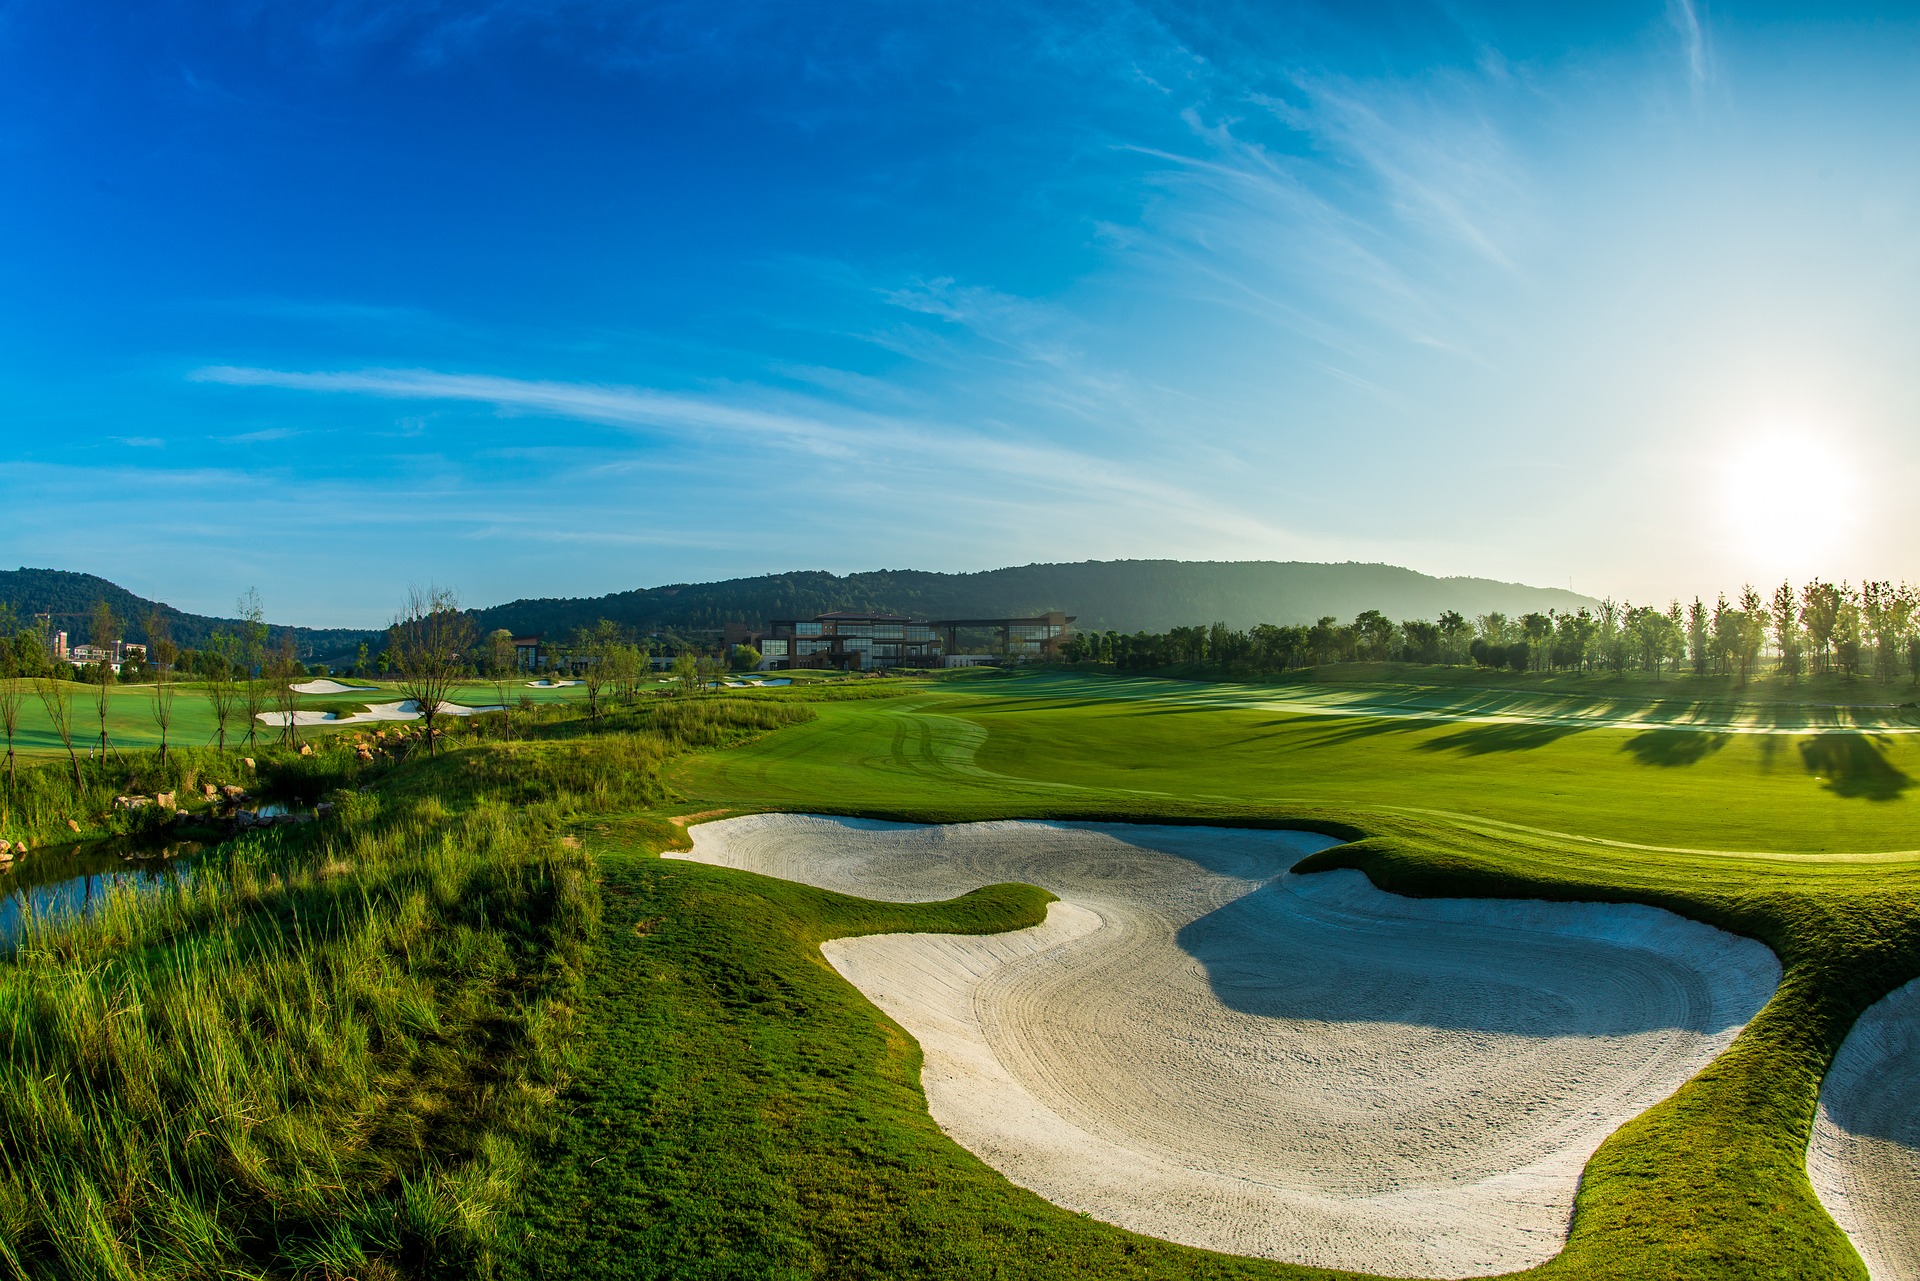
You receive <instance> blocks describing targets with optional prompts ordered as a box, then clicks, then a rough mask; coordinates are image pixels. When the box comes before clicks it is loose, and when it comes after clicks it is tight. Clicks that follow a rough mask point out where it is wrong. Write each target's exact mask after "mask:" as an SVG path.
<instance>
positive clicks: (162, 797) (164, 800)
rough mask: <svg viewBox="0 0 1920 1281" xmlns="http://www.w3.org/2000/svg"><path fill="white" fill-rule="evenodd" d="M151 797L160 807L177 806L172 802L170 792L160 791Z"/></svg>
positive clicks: (171, 807) (170, 807) (173, 807)
mask: <svg viewBox="0 0 1920 1281" xmlns="http://www.w3.org/2000/svg"><path fill="white" fill-rule="evenodd" d="M153 799H154V803H155V804H157V805H159V806H160V807H161V808H162V809H177V808H178V806H176V805H175V804H174V800H173V793H172V792H161V793H159V794H158V795H157V796H155V797H154V798H153Z"/></svg>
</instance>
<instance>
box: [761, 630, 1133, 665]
mask: <svg viewBox="0 0 1920 1281" xmlns="http://www.w3.org/2000/svg"><path fill="white" fill-rule="evenodd" d="M1073 639H1074V640H1075V641H1078V640H1079V639H1080V637H1078V636H1076V637H1074V638H1073ZM1097 643H1098V642H1096V644H1097ZM732 660H733V670H734V671H736V672H750V671H752V670H753V669H754V668H756V667H758V666H760V651H759V650H757V649H755V648H754V647H753V646H751V645H735V646H734V647H733V654H732Z"/></svg>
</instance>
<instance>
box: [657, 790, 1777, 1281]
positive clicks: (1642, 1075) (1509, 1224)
mask: <svg viewBox="0 0 1920 1281" xmlns="http://www.w3.org/2000/svg"><path fill="white" fill-rule="evenodd" d="M690 835H691V836H692V838H693V843H694V849H693V853H692V854H691V855H681V856H678V857H692V858H695V859H698V860H701V861H705V862H710V863H717V864H722V865H725V866H733V867H742V868H747V869H749V870H752V871H756V872H761V873H765V874H768V875H772V876H780V877H785V878H787V879H791V880H798V881H804V882H807V883H809V884H814V885H820V886H823V887H825V888H830V889H835V890H840V891H843V892H846V893H852V894H860V895H864V896H866V897H870V898H880V899H893V900H931V899H942V898H948V897H952V896H953V895H956V894H959V893H963V892H965V891H966V890H970V889H973V888H975V887H977V886H980V885H984V884H989V883H993V882H999V881H1024V882H1027V883H1030V884H1035V885H1040V886H1043V887H1045V888H1047V889H1049V890H1051V891H1053V892H1054V893H1055V894H1057V895H1059V896H1060V899H1061V901H1060V902H1059V903H1057V904H1055V905H1054V906H1053V908H1052V909H1051V910H1050V911H1049V913H1048V916H1047V920H1046V921H1045V923H1043V924H1042V925H1039V926H1036V927H1035V928H1033V929H1030V930H1021V931H1017V932H1014V933H1010V934H1004V935H996V936H992V937H986V938H970V937H960V936H936V935H883V936H879V937H871V938H861V939H840V940H835V941H833V942H830V943H828V944H827V945H826V946H825V947H823V948H822V951H823V953H824V954H825V955H826V956H827V958H828V959H829V960H830V961H831V962H832V963H833V964H834V966H835V967H836V968H837V969H839V970H840V972H841V973H842V974H844V975H846V976H847V977H848V978H849V979H850V980H851V981H852V982H853V983H854V984H855V985H856V986H858V987H859V988H860V990H861V991H862V992H864V993H866V995H867V996H868V997H869V999H871V1000H872V1001H873V1002H874V1003H875V1004H876V1005H878V1006H879V1007H880V1008H881V1009H882V1010H884V1011H886V1012H887V1013H888V1014H889V1015H891V1016H892V1017H893V1018H894V1019H895V1020H896V1021H898V1022H899V1023H900V1024H901V1025H902V1026H904V1027H905V1028H906V1029H907V1030H908V1031H909V1032H911V1033H912V1034H913V1035H914V1036H915V1037H916V1038H917V1039H918V1040H919V1042H920V1044H921V1046H922V1048H923V1050H924V1052H925V1067H924V1069H923V1072H922V1083H923V1085H924V1087H925V1089H926V1092H927V1100H928V1107H929V1110H930V1111H931V1112H932V1114H933V1116H934V1119H935V1120H937V1121H938V1122H939V1123H940V1125H941V1126H942V1128H944V1129H945V1130H946V1131H947V1132H948V1133H949V1134H950V1135H952V1136H953V1137H954V1138H955V1139H956V1140H957V1141H958V1142H960V1143H961V1144H963V1145H964V1146H966V1147H967V1148H969V1149H970V1150H972V1151H973V1152H975V1153H976V1154H977V1155H979V1156H980V1157H981V1158H982V1159H983V1160H985V1161H987V1162H988V1163H989V1164H991V1165H993V1166H994V1167H995V1168H996V1169H999V1170H1000V1171H1001V1172H1002V1173H1004V1174H1006V1175H1007V1176H1008V1177H1009V1178H1010V1179H1012V1180H1013V1181H1014V1182H1016V1183H1018V1184H1021V1185H1022V1186H1024V1187H1028V1188H1031V1189H1033V1190H1034V1191H1036V1192H1038V1193H1040V1194H1041V1195H1043V1196H1045V1197H1047V1198H1048V1199H1050V1200H1052V1201H1054V1202H1056V1203H1058V1204H1060V1205H1063V1206H1065V1207H1067V1208H1069V1209H1073V1210H1081V1211H1084V1212H1086V1213H1089V1214H1092V1215H1094V1216H1096V1217H1098V1218H1101V1219H1105V1220H1107V1221H1109V1222H1112V1223H1116V1224H1119V1225H1120V1226H1122V1227H1125V1228H1130V1229H1132V1230H1134V1231H1138V1232H1145V1233H1149V1234H1151V1235H1154V1236H1159V1237H1165V1238H1168V1239H1170V1240H1175V1241H1182V1242H1186V1243H1188V1244H1191V1245H1198V1246H1203V1247H1206V1248H1209V1249H1214V1250H1223V1251H1229V1252H1233V1253H1238V1254H1252V1255H1262V1256H1265V1257H1269V1258H1275V1259H1284V1260H1288V1261H1291V1262H1296V1263H1303V1264H1311V1265H1319V1266H1322V1267H1341V1268H1351V1269H1355V1270H1361V1271H1368V1272H1378V1273H1386V1274H1389V1275H1399V1276H1423V1277H1433V1276H1444V1277H1464V1276H1473V1275H1481V1274H1485V1273H1490V1272H1504V1271H1508V1270H1514V1269H1519V1268H1523V1267H1526V1266H1529V1265H1531V1264H1535V1263H1539V1262H1542V1261H1544V1260H1545V1259H1548V1258H1550V1257H1551V1256H1552V1255H1554V1254H1555V1253H1556V1252H1558V1250H1559V1249H1560V1248H1561V1246H1562V1245H1563V1244H1564V1242H1565V1239H1566V1232H1567V1225H1568V1219H1569V1216H1570V1214H1571V1210H1572V1203H1573V1195H1574V1191H1575V1188H1576V1186H1577V1184H1578V1181H1579V1176H1580V1172H1581V1170H1582V1168H1583V1167H1584V1166H1585V1164H1586V1161H1587V1158H1588V1157H1589V1156H1591V1154H1592V1153H1593V1151H1594V1149H1595V1148H1596V1147H1598V1146H1599V1144H1600V1143H1601V1142H1602V1141H1603V1140H1604V1139H1605V1138H1606V1136H1607V1135H1608V1134H1610V1133H1612V1132H1613V1131H1614V1130H1615V1129H1616V1128H1618V1126H1619V1125H1620V1124H1621V1123H1622V1122H1624V1121H1626V1120H1627V1119H1629V1118H1630V1117H1632V1116H1634V1115H1636V1114H1638V1113H1639V1112H1641V1111H1644V1110H1645V1109H1646V1108H1647V1107H1649V1106H1651V1105H1652V1104H1654V1103H1656V1102H1658V1101H1659V1100H1661V1099H1662V1098H1665V1097H1666V1096H1667V1095H1668V1094H1670V1093H1672V1091H1673V1090H1675V1089H1676V1088H1678V1087H1679V1085H1680V1084H1681V1083H1682V1082H1684V1081H1685V1080H1686V1079H1687V1078H1688V1077H1689V1076H1691V1075H1692V1074H1693V1073H1694V1072H1696V1071H1697V1070H1699V1068H1700V1067H1702V1066H1704V1065H1705V1064H1706V1063H1707V1061H1708V1060H1710V1059H1711V1058H1712V1057H1713V1056H1714V1055H1715V1054H1717V1053H1718V1052H1719V1051H1720V1050H1721V1049H1723V1048H1724V1047H1725V1046H1726V1045H1727V1044H1728V1043H1730V1042H1731V1041H1732V1039H1733V1037H1734V1036H1735V1035H1736V1034H1737V1032H1738V1031H1739V1028H1740V1027H1741V1026H1742V1025H1743V1024H1744V1023H1745V1021H1746V1020H1747V1019H1748V1018H1749V1017H1750V1016H1751V1015H1752V1013H1753V1012H1754V1011H1755V1010H1757V1009H1758V1008H1759V1007H1760V1005H1761V1004H1763V1003H1764V1002H1765V1000H1766V998H1767V997H1768V995H1770V994H1771V992H1772V989H1773V987H1774V986H1775V985H1776V984H1777V982H1778V981H1779V967H1778V965H1777V963H1776V962H1775V961H1774V959H1773V956H1772V954H1771V953H1770V952H1768V951H1767V950H1766V949H1765V948H1764V947H1762V946H1761V945H1759V944H1757V943H1754V942H1752V941H1750V940H1745V939H1738V938H1735V937H1733V936H1731V935H1727V934H1724V933H1721V932H1719V931H1717V930H1713V929H1710V928H1709V927H1707V926H1704V925H1699V924H1697V923H1695V922H1691V921H1686V920H1683V919H1681V918H1680V917H1677V916H1674V915H1672V914H1670V913H1666V912H1661V911H1657V910H1655V909H1652V908H1644V907H1633V906H1621V905H1601V904H1569V903H1534V902H1491V901H1468V900H1416V899H1405V898H1399V897H1397V896H1394V895H1389V894H1384V893H1381V892H1380V891H1378V890H1376V889H1374V888H1373V886H1372V885H1371V884H1370V883H1369V882H1368V881H1367V880H1366V878H1365V877H1364V876H1363V875H1361V874H1360V873H1358V872H1351V871H1341V872H1327V873H1321V874H1317V875H1313V876H1295V875H1292V874H1290V873H1288V872H1287V871H1286V869H1287V868H1289V867H1291V866H1292V865H1293V864H1294V863H1295V862H1297V861H1298V860H1299V859H1300V858H1301V857H1302V856H1303V855H1305V854H1307V853H1309V852H1311V851H1313V850H1315V849H1319V848H1323V847H1324V846H1325V845H1327V844H1330V843H1331V842H1330V841H1328V840H1327V838H1324V837H1320V836H1315V835H1310V834H1307V833H1301V832H1265V831H1245V830H1228V829H1219V828H1193V827H1158V828H1156V827H1134V826H1125V825H1097V824H1072V823H974V824H962V825H956V826H952V827H914V826H909V825H901V824H885V823H871V822H864V821H859V820H846V819H829V818H820V817H809V816H796V815H754V816H748V817H743V818H736V819H732V820H728V821H724V822H719V823H708V824H704V825H701V826H699V827H697V828H695V829H693V831H692V832H691V833H690ZM667 857H676V856H675V855H671V854H669V855H667Z"/></svg>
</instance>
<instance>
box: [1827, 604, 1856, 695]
mask: <svg viewBox="0 0 1920 1281" xmlns="http://www.w3.org/2000/svg"><path fill="white" fill-rule="evenodd" d="M1833 590H1834V594H1835V596H1834V599H1835V604H1834V611H1833V628H1832V632H1831V635H1832V637H1833V665H1834V666H1836V667H1838V668H1839V669H1840V670H1841V672H1842V673H1844V674H1845V675H1846V678H1847V679H1848V680H1852V679H1853V677H1854V674H1855V673H1856V672H1858V671H1859V670H1860V622H1861V620H1860V598H1859V596H1858V595H1857V594H1855V592H1854V590H1853V589H1852V588H1851V587H1849V586H1847V585H1846V584H1845V583H1842V584H1840V586H1839V587H1837V588H1835V589H1833Z"/></svg>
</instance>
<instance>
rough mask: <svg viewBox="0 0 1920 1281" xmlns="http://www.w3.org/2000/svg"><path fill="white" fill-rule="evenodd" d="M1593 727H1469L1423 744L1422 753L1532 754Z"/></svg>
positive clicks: (1560, 724) (1546, 724) (1556, 724)
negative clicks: (1536, 750)
mask: <svg viewBox="0 0 1920 1281" xmlns="http://www.w3.org/2000/svg"><path fill="white" fill-rule="evenodd" d="M1590 728H1591V726H1586V725H1570V724H1566V723H1564V722H1546V721H1541V722H1534V723H1530V724H1529V723H1497V724H1492V725H1470V726H1468V727H1466V728H1465V729H1460V730H1455V731H1454V732H1453V733H1451V734H1446V735H1442V736H1441V737H1439V738H1432V739H1428V740H1427V741H1426V742H1424V743H1422V744H1420V748H1419V750H1421V751H1423V752H1459V753H1460V754H1461V755H1462V756H1487V755H1491V754H1492V753H1494V752H1530V751H1533V750H1535V749H1536V748H1541V747H1546V746H1549V745H1550V744H1553V743H1557V742H1559V741H1560V740H1561V739H1563V738H1568V737H1570V736H1572V735H1574V734H1581V733H1585V732H1586V731H1587V730H1588V729H1590Z"/></svg>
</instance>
